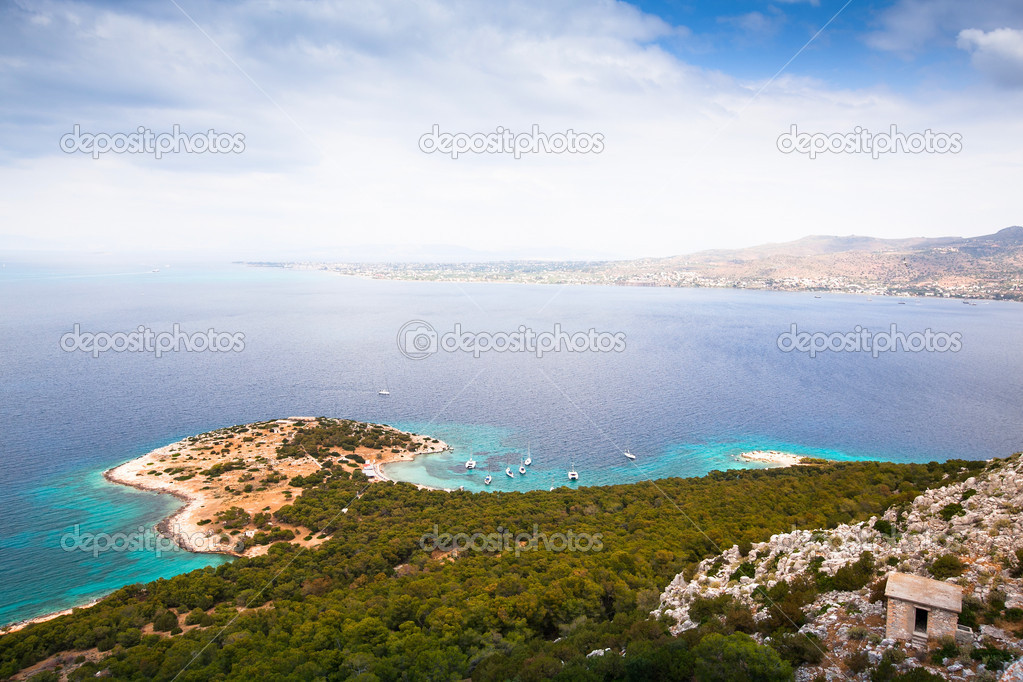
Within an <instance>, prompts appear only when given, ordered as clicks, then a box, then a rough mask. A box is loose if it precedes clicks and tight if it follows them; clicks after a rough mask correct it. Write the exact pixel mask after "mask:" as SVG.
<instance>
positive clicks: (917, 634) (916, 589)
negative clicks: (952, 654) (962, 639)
mask: <svg viewBox="0 0 1023 682" xmlns="http://www.w3.org/2000/svg"><path fill="white" fill-rule="evenodd" d="M884 595H885V597H887V598H888V619H887V627H886V635H887V637H889V638H891V639H897V640H901V641H903V642H913V643H914V644H917V645H925V644H926V643H927V640H930V639H937V638H939V637H943V636H949V637H955V636H956V629H957V626H958V624H959V614H960V613H962V610H963V590H962V588H961V587H958V586H957V585H950V584H949V583H943V582H941V581H939V580H931V579H930V578H923V577H920V576H918V575H909V574H907V573H889V574H888V585H887V587H885V590H884Z"/></svg>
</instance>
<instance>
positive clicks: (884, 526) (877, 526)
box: [874, 519, 893, 535]
mask: <svg viewBox="0 0 1023 682" xmlns="http://www.w3.org/2000/svg"><path fill="white" fill-rule="evenodd" d="M874 530H876V531H877V532H878V533H880V534H881V535H891V534H892V530H893V528H892V524H891V522H890V521H886V520H884V519H878V520H877V521H875V522H874Z"/></svg>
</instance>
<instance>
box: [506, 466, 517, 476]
mask: <svg viewBox="0 0 1023 682" xmlns="http://www.w3.org/2000/svg"><path fill="white" fill-rule="evenodd" d="M504 473H506V474H508V478H515V474H513V473H512V471H511V467H508V468H507V469H505V470H504Z"/></svg>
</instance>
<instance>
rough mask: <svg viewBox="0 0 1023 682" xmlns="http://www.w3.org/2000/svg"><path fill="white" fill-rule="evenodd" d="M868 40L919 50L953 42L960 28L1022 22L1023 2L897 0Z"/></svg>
mask: <svg viewBox="0 0 1023 682" xmlns="http://www.w3.org/2000/svg"><path fill="white" fill-rule="evenodd" d="M878 23H879V28H878V30H876V31H874V32H872V33H870V34H868V36H867V43H868V44H869V45H871V46H872V47H875V48H878V49H881V50H892V51H896V52H917V51H920V50H923V49H926V48H933V47H935V46H936V45H938V46H941V45H945V46H951V45H952V44H953V43H954V42H955V39H956V37H957V36H958V35H959V32H960V31H963V30H965V29H969V28H981V29H985V30H992V29H996V28H999V27H1002V26H1023V3H1019V2H1006V0H970V1H969V2H963V1H962V0H897V2H896V3H895V4H894V5H892V6H891V7H889V8H888V9H886V10H884V11H883V12H882V13H881V15H880V18H879V20H878Z"/></svg>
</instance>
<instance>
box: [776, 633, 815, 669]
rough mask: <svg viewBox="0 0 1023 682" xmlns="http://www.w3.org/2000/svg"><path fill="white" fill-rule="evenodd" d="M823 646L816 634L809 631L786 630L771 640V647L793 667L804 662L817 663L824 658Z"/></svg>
mask: <svg viewBox="0 0 1023 682" xmlns="http://www.w3.org/2000/svg"><path fill="white" fill-rule="evenodd" d="M825 646H826V645H825V644H824V642H822V641H821V640H820V639H819V638H818V637H817V636H816V635H813V634H809V633H807V634H802V633H798V632H797V633H792V632H787V633H785V634H783V635H782V636H781V637H778V638H777V639H775V640H773V641H772V648H774V650H775V651H777V652H778V654H779V655H780V656H781V657H782V658H783V659H785V660H786V661H788V662H789V663H791V664H792V666H793V667H799V666H801V665H803V664H805V663H809V664H811V665H817V664H818V663H820V662H821V661H823V660H824V656H825Z"/></svg>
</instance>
